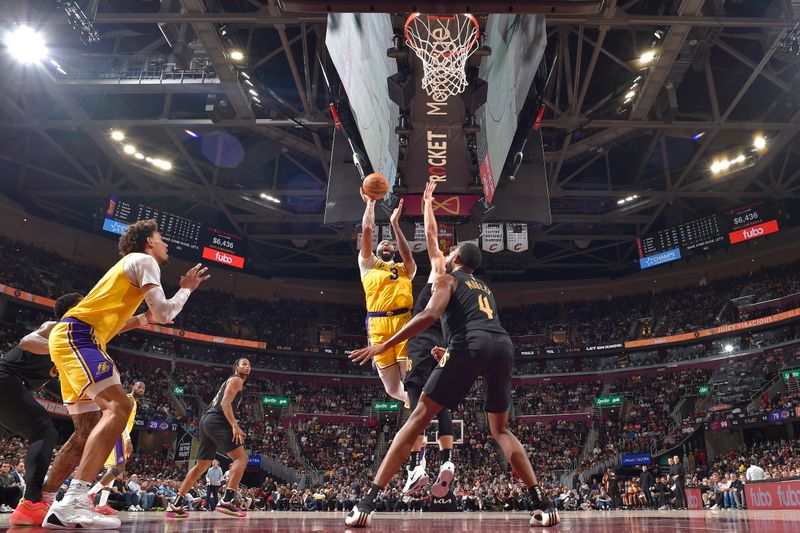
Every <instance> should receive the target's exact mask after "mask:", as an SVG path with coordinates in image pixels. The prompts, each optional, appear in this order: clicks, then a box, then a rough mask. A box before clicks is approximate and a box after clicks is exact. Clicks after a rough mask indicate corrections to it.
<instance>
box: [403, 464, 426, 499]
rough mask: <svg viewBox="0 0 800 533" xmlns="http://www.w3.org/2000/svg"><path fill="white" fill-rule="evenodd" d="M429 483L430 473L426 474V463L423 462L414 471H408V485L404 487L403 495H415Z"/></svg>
mask: <svg viewBox="0 0 800 533" xmlns="http://www.w3.org/2000/svg"><path fill="white" fill-rule="evenodd" d="M406 470H408V469H406ZM428 481H430V478H429V477H428V473H427V472H425V462H424V461H423V462H421V463H420V464H418V465H417V466H415V467H414V468H413V469H411V470H408V480H406V484H405V486H404V487H403V494H404V495H406V496H407V495H410V494H414V493H415V492H417V491H418V490H419V489H421V488H422V487H424V486H425V485H426V484H427V483H428Z"/></svg>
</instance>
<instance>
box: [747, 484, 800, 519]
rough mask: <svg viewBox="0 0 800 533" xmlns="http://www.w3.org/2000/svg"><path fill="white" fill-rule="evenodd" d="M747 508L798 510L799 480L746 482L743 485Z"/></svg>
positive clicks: (799, 505)
mask: <svg viewBox="0 0 800 533" xmlns="http://www.w3.org/2000/svg"><path fill="white" fill-rule="evenodd" d="M744 494H745V501H746V502H747V508H748V509H794V510H798V511H800V480H793V481H772V482H768V483H748V484H746V485H745V486H744Z"/></svg>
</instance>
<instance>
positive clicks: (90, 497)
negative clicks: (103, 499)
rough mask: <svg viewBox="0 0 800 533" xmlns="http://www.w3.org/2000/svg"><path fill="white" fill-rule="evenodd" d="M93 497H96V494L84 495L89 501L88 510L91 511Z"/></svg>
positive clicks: (92, 508)
mask: <svg viewBox="0 0 800 533" xmlns="http://www.w3.org/2000/svg"><path fill="white" fill-rule="evenodd" d="M95 496H97V493H95V494H91V493H89V494H87V495H86V497H87V498H88V499H89V509H91V510H92V511H94V497H95Z"/></svg>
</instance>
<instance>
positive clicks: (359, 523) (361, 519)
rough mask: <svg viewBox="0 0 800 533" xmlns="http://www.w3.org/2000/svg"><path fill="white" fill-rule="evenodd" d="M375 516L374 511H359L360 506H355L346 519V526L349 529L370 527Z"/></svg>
mask: <svg viewBox="0 0 800 533" xmlns="http://www.w3.org/2000/svg"><path fill="white" fill-rule="evenodd" d="M374 514H375V511H374V510H364V511H361V510H359V509H358V505H354V506H353V509H351V510H350V512H349V513H347V516H346V517H345V518H344V525H346V526H348V527H369V524H370V522H372V515H374Z"/></svg>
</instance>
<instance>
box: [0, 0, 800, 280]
mask: <svg viewBox="0 0 800 533" xmlns="http://www.w3.org/2000/svg"><path fill="white" fill-rule="evenodd" d="M56 4H57V3H56V2H52V1H51V0H5V1H4V2H2V3H0V20H1V21H2V26H3V27H4V29H7V28H9V27H11V26H12V25H13V24H18V23H23V22H24V23H28V24H31V25H33V26H35V27H37V28H39V29H41V30H43V31H45V32H46V33H47V35H48V42H49V43H50V44H49V46H50V50H51V57H52V58H53V59H54V60H56V63H57V66H58V67H59V68H61V71H59V70H58V68H56V64H55V63H50V64H48V65H44V66H43V67H41V68H22V67H20V66H19V65H18V64H17V63H15V61H14V60H13V58H11V57H9V56H8V55H7V54H4V56H3V57H2V59H0V65H2V68H3V75H2V77H0V143H1V144H0V146H2V149H0V176H2V183H3V192H4V193H5V194H8V195H9V196H11V197H12V198H14V199H15V200H17V201H19V202H21V203H22V204H23V205H25V206H26V207H27V208H28V209H29V210H30V211H31V212H33V213H36V214H40V215H42V216H45V217H47V218H51V219H55V220H59V221H62V222H64V223H67V224H70V225H76V226H80V227H84V228H86V229H93V230H95V231H96V230H97V228H96V225H97V220H98V218H99V217H100V216H101V215H100V214H101V213H102V211H103V210H104V208H105V206H106V201H107V199H108V197H109V196H110V195H112V194H116V195H119V196H120V197H125V198H130V199H133V200H138V201H140V202H142V203H148V204H152V205H155V206H157V207H162V208H164V209H167V210H169V211H172V212H175V213H178V214H182V215H185V216H187V217H191V218H194V219H197V220H201V221H204V222H208V223H213V224H216V225H219V226H223V227H225V228H227V229H230V230H233V231H236V232H238V233H240V234H242V235H245V236H246V237H247V239H248V242H249V245H248V246H249V248H248V252H249V255H250V256H251V257H252V259H253V264H254V265H255V267H256V268H257V270H259V271H260V272H262V273H263V274H266V275H289V276H315V277H320V276H322V277H331V278H349V277H352V272H353V262H354V259H353V257H354V254H355V241H354V239H353V238H352V237H353V228H352V227H325V226H322V216H323V215H322V213H323V210H324V206H325V194H326V183H327V172H328V162H329V159H330V152H329V150H330V146H331V139H332V134H333V122H332V119H331V115H330V112H329V110H328V100H327V94H326V88H325V83H324V79H323V76H322V74H321V71H320V68H319V63H318V61H317V54H318V53H320V54H322V53H323V49H324V44H323V43H324V34H325V21H326V17H325V16H324V15H319V14H313V13H301V14H298V13H288V12H285V11H283V10H282V8H281V6H280V4H279V2H278V1H276V0H162V1H160V2H159V1H158V0H83V1H81V2H67V1H64V2H60V4H61V6H60V7H59V6H57V5H56ZM71 5H72V6H74V5H77V6H79V7H80V8H82V9H83V10H84V11H86V12H88V13H90V14H91V13H92V12H93V10H94V9H97V14H96V17H95V18H94V28H96V30H97V32H98V34H99V41H98V42H95V43H92V44H89V45H84V44H82V43H81V39H80V37H81V35H80V32H79V31H76V30H75V29H73V28H72V27H71V26H70V25H69V24H68V23H67V17H66V16H65V11H64V9H62V8H63V7H65V6H66V7H67V8H68V7H70V6H71ZM798 18H800V2H798V0H792V1H789V0H772V1H767V0H765V1H763V2H762V1H758V2H756V1H746V0H739V1H736V0H706V1H704V0H609V1H607V2H605V4H604V6H603V9H602V11H601V12H600V13H599V14H597V15H580V16H578V15H563V14H559V15H555V16H550V17H548V19H547V31H548V43H549V44H548V53H547V57H548V60H549V59H552V58H555V57H558V59H557V61H556V65H555V75H556V78H555V80H556V82H555V85H554V89H553V91H552V92H550V93H548V97H547V98H546V100H545V105H546V114H545V119H544V121H543V123H542V131H543V137H544V142H545V158H546V164H547V174H548V180H549V186H550V197H551V210H552V214H553V224H552V225H550V226H545V227H542V228H538V229H536V231H535V232H534V233H533V234H532V244H533V246H532V249H531V251H530V252H529V253H528V254H526V255H524V256H519V255H515V256H514V257H505V258H503V257H497V258H493V260H492V264H491V267H490V270H491V271H494V272H496V273H497V274H498V275H500V276H503V277H505V276H504V275H503V273H504V272H505V273H509V275H510V276H511V277H513V278H515V279H553V278H570V277H573V278H587V277H594V276H617V275H621V274H625V273H628V272H631V271H632V270H634V268H635V260H636V257H637V256H636V251H635V243H634V239H635V237H636V236H639V235H644V234H647V233H648V232H652V231H654V230H657V229H660V228H662V227H666V226H669V225H672V224H676V223H680V222H684V221H688V220H691V219H694V218H697V217H700V216H702V215H705V214H709V213H712V212H717V211H719V210H720V209H721V208H723V207H725V206H733V205H735V204H741V203H745V202H747V201H749V200H752V199H761V198H766V199H772V200H775V201H779V202H780V203H781V205H782V207H783V209H784V210H786V211H787V212H789V213H791V212H794V211H795V210H796V207H797V203H798V202H797V198H798V194H799V193H800V143H799V142H798V139H800V137H799V136H798V131H799V130H800V56H798V55H796V54H792V53H788V52H787V51H786V50H785V49H784V48H783V47H782V46H781V44H782V42H785V39H786V38H787V37H791V36H794V37H797V35H796V34H797V31H798V30H797V20H798ZM223 30H224V35H222V33H223ZM83 37H84V38H85V37H87V35H85V34H84V35H83ZM654 45H655V46H656V47H657V49H658V50H659V53H658V55H657V56H656V57H655V59H654V61H653V63H652V65H651V66H650V67H649V68H650V70H649V73H648V75H647V76H646V78H645V79H643V80H641V82H640V86H639V87H638V88H637V91H639V92H638V94H637V97H636V99H635V101H634V103H633V104H631V105H627V106H626V105H623V99H624V98H625V93H626V92H627V91H628V88H629V87H630V86H631V83H632V81H635V79H636V77H637V76H638V75H639V73H640V65H639V64H638V59H639V58H640V57H641V56H642V54H643V53H645V52H646V51H647V50H650V49H651V48H652V47H653V46H654ZM232 47H236V48H238V49H240V50H241V51H242V52H243V54H244V56H245V61H246V64H247V69H248V70H247V72H249V73H250V75H251V76H252V78H253V79H254V81H255V82H256V83H257V84H258V85H257V87H258V89H259V91H260V92H259V95H260V97H261V99H262V100H263V101H262V102H261V106H260V107H259V106H253V105H251V104H252V102H251V100H250V99H249V96H248V90H249V87H248V86H247V85H244V84H243V83H242V78H241V77H240V76H237V75H236V73H235V70H234V68H233V66H232V60H231V58H230V57H229V55H228V52H229V51H230V50H231V49H232ZM556 52H558V53H556ZM170 53H174V57H173V58H172V60H171V61H167V60H165V59H164V58H167V56H169V54H170ZM143 58H147V59H146V61H145V62H146V64H147V65H148V66H147V68H146V69H142V68H141V66H139V67H137V69H138V70H137V71H135V72H133V73H132V72H131V71H126V67H127V66H129V65H131V64H137V65H141V64H142V61H143ZM159 58H161V59H159ZM176 58H177V59H176ZM170 62H171V63H173V65H169V63H170ZM175 63H176V64H175ZM64 72H65V73H66V74H63V73H64ZM209 94H215V95H219V96H220V97H224V98H225V99H226V100H227V101H228V102H230V109H228V110H227V111H226V112H224V113H221V116H219V117H216V120H217V122H212V120H211V118H209V114H208V113H207V111H206V104H207V96H208V95H209ZM112 129H119V130H124V131H125V133H126V135H127V138H128V139H129V140H130V142H131V143H135V144H136V146H137V148H138V149H140V150H142V151H145V150H147V151H149V152H150V153H154V154H155V153H158V154H161V155H162V156H163V157H164V158H169V160H170V161H171V162H172V165H173V166H172V169H171V170H170V171H168V172H166V171H162V170H161V169H158V168H154V167H153V166H152V165H148V164H146V163H145V162H141V161H137V160H135V159H134V158H132V157H130V156H128V155H126V154H125V153H123V152H122V151H121V145H120V143H118V142H115V141H113V140H112V139H111V138H110V137H109V132H110V131H111V130H112ZM185 130H189V131H191V132H194V133H196V134H198V135H199V136H200V139H199V140H198V139H195V138H194V137H190V136H189V134H187V132H186V131H185ZM212 132H216V133H215V135H219V134H220V132H224V133H226V134H229V135H230V137H223V138H222V139H221V140H220V139H219V138H218V139H217V144H216V145H214V146H217V147H219V146H223V145H225V146H228V147H230V146H231V145H226V143H227V142H231V143H233V144H234V145H238V146H233V148H235V149H232V151H233V152H236V151H239V150H240V149H241V150H240V152H241V154H240V157H234V156H231V157H233V160H232V161H231V160H229V159H230V157H228V156H229V152H230V151H229V150H227V149H226V151H225V154H222V151H219V150H218V151H217V152H216V153H214V150H213V149H209V146H205V147H204V144H203V142H202V139H204V138H205V136H207V135H208V134H210V133H212ZM756 134H763V135H764V136H765V137H766V139H767V140H768V146H767V149H766V150H765V152H764V153H763V154H762V155H760V157H759V158H758V160H757V161H756V162H755V163H754V164H752V165H751V166H748V168H744V169H742V170H740V171H738V172H733V173H729V174H722V173H721V174H719V175H717V174H713V173H712V172H710V170H709V166H710V164H711V161H712V160H713V158H715V157H717V156H719V154H726V153H732V152H734V151H736V150H739V149H740V148H741V147H747V146H749V145H750V144H751V143H752V141H753V137H754V135H756ZM231 139H233V140H232V141H231ZM262 194H265V195H270V196H274V197H276V198H278V199H280V201H281V203H280V204H276V203H273V202H271V201H268V200H264V199H263V198H262V196H261V195H262ZM634 196H636V198H633V199H632V200H631V201H629V202H626V203H624V204H623V205H620V204H619V203H618V202H619V201H620V200H621V199H625V198H629V197H634ZM321 272H324V273H321Z"/></svg>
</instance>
